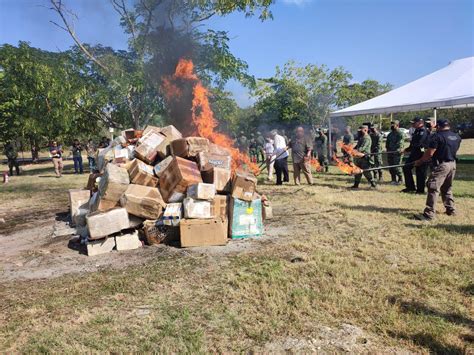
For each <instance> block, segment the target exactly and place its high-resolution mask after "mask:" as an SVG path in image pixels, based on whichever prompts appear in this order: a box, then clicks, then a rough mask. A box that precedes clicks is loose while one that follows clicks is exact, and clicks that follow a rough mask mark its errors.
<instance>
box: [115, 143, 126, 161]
mask: <svg viewBox="0 0 474 355" xmlns="http://www.w3.org/2000/svg"><path fill="white" fill-rule="evenodd" d="M113 151H114V160H113V163H114V164H125V163H126V162H127V161H128V160H129V153H130V152H129V150H128V148H126V147H125V148H123V147H122V146H121V145H117V146H115V147H114V148H113Z"/></svg>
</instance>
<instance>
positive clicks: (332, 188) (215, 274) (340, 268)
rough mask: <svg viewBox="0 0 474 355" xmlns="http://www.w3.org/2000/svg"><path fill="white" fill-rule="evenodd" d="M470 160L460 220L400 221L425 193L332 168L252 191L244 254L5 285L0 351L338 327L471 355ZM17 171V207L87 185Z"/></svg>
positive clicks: (251, 342) (261, 340)
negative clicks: (255, 243)
mask: <svg viewBox="0 0 474 355" xmlns="http://www.w3.org/2000/svg"><path fill="white" fill-rule="evenodd" d="M473 168H474V165H466V166H462V167H461V166H460V167H459V173H458V177H459V179H458V180H457V181H456V182H455V189H454V191H455V195H456V202H457V205H458V209H459V215H458V216H456V217H448V216H445V215H442V214H440V215H439V216H438V219H437V220H436V221H435V222H431V223H428V224H424V223H419V222H415V221H414V220H412V219H411V216H412V215H413V213H416V212H419V211H421V209H422V208H423V204H424V197H423V196H417V195H402V194H400V193H399V192H398V191H399V190H400V188H399V187H392V186H389V185H383V186H382V187H381V189H380V190H379V191H369V190H361V191H357V192H353V191H349V190H347V189H346V187H347V186H349V183H350V182H351V178H350V177H346V176H343V175H340V174H338V173H337V172H336V171H335V170H332V174H329V175H324V176H323V175H318V177H317V185H316V186H313V187H308V186H304V187H294V186H285V187H281V188H277V187H275V186H271V185H262V186H261V187H260V189H261V191H262V192H264V193H266V194H267V195H269V196H270V197H271V199H272V202H273V204H274V214H275V217H276V218H275V219H274V220H272V221H271V222H270V223H268V225H267V228H268V230H269V231H271V234H272V235H273V238H265V239H264V240H262V242H261V243H260V244H259V247H258V248H255V250H253V251H251V252H250V253H242V254H237V255H233V254H231V255H226V256H224V255H214V254H213V255H206V254H204V255H199V254H196V253H194V254H190V255H189V256H186V257H177V256H166V257H162V258H160V259H157V260H155V261H153V262H151V263H149V264H147V265H144V266H136V267H130V268H127V269H123V270H118V271H117V270H115V271H113V270H103V271H101V272H98V273H93V274H82V275H69V276H64V277H61V278H56V279H49V280H38V281H28V282H23V281H16V282H11V283H4V284H3V285H2V287H0V299H1V301H0V307H1V315H0V317H1V318H0V325H1V328H0V349H3V350H5V351H7V352H8V351H23V352H83V351H116V352H125V351H167V352H184V351H186V352H207V351H248V350H251V349H261V347H262V346H263V345H264V344H266V343H267V342H271V341H275V340H276V339H282V338H287V337H295V338H306V337H317V327H318V326H319V325H321V324H323V325H328V326H338V325H340V324H342V323H350V324H354V325H357V326H359V327H361V328H362V329H364V330H365V331H367V332H368V334H372V335H373V336H374V337H375V338H376V339H377V344H378V346H388V347H401V348H408V349H410V350H414V351H422V352H429V351H430V352H435V353H462V352H465V351H469V349H470V351H472V339H473V336H474V334H473V333H472V328H473V325H474V321H473V312H472V311H473V308H472V295H473V292H474V289H473V288H474V284H473V276H474V275H473V270H474V263H473V259H472V251H473V241H474V239H473V236H474V214H473V213H472V210H473V209H474V194H473V192H472V191H473V187H474V183H473V181H472V179H473ZM24 179H25V180H24V182H17V181H13V182H12V184H11V185H10V186H9V187H8V188H7V189H6V190H5V189H4V190H2V194H1V195H0V198H1V203H2V205H4V204H5V203H6V201H10V200H11V198H15V201H14V204H15V205H14V206H15V208H25V205H29V206H30V208H34V205H33V201H37V202H35V203H37V204H38V206H43V207H42V208H44V206H46V205H48V204H49V205H51V204H54V205H56V206H57V207H58V208H62V209H63V210H64V209H66V207H65V206H66V205H65V200H66V198H65V193H64V192H62V191H61V190H62V189H65V188H66V187H67V186H71V187H78V186H80V185H83V184H84V180H85V178H82V180H80V181H78V179H76V178H75V177H74V176H66V177H65V178H64V179H63V180H61V181H60V182H59V184H60V185H50V184H48V183H42V182H41V181H42V180H40V179H39V178H36V177H35V176H28V177H26V178H24ZM45 180H46V178H45ZM20 181H21V180H20ZM56 181H57V180H56V179H54V181H52V183H56ZM33 182H34V184H32V183H33ZM24 189H26V190H27V191H29V192H28V194H27V197H23V196H24V195H23V193H22V192H23V190H24ZM50 190H52V191H50ZM441 207H442V206H441V205H440V206H439V208H438V210H439V211H440V212H441ZM3 212H4V213H5V209H3ZM295 256H298V257H300V259H301V260H302V261H301V262H297V263H292V262H291V260H292V259H293V258H294V257H295ZM380 349H382V348H380ZM380 351H382V350H380Z"/></svg>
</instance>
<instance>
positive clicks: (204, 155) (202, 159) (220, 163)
mask: <svg viewBox="0 0 474 355" xmlns="http://www.w3.org/2000/svg"><path fill="white" fill-rule="evenodd" d="M198 161H199V169H201V170H204V169H205V167H206V165H211V166H213V167H215V168H223V169H228V170H230V169H231V167H232V158H231V156H230V154H226V155H222V154H215V153H211V152H199V153H198Z"/></svg>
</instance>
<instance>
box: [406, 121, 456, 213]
mask: <svg viewBox="0 0 474 355" xmlns="http://www.w3.org/2000/svg"><path fill="white" fill-rule="evenodd" d="M436 128H437V132H436V133H435V134H433V135H432V136H431V137H430V140H429V143H428V148H427V149H426V151H425V153H424V154H423V156H422V157H421V158H420V159H418V160H417V161H415V166H421V165H423V164H425V163H426V162H429V161H430V160H431V161H432V164H433V170H432V171H431V175H430V177H429V178H428V182H427V184H426V186H427V187H428V196H427V198H426V207H425V210H424V211H423V213H422V214H420V215H415V218H416V219H418V220H422V221H431V220H432V219H433V218H434V217H435V213H436V200H437V199H438V195H439V193H440V192H441V198H442V199H443V204H444V207H445V208H446V214H447V215H448V216H453V215H455V214H456V208H455V206H454V198H453V193H452V190H451V188H452V185H453V180H454V175H455V173H456V153H457V151H458V149H459V146H460V145H461V137H459V135H458V134H457V133H454V132H452V131H451V130H450V126H449V121H448V120H439V121H438V124H437V126H436Z"/></svg>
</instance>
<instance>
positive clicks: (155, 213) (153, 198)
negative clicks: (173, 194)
mask: <svg viewBox="0 0 474 355" xmlns="http://www.w3.org/2000/svg"><path fill="white" fill-rule="evenodd" d="M120 204H121V205H122V207H125V209H126V210H127V212H128V213H129V214H132V215H134V216H138V217H142V218H146V219H157V218H159V217H160V216H161V215H162V213H163V209H164V208H166V203H165V201H163V198H162V197H161V194H160V191H158V189H157V188H156V187H150V186H142V185H135V184H130V185H128V188H127V191H125V193H124V194H123V196H122V198H121V199H120Z"/></svg>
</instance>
